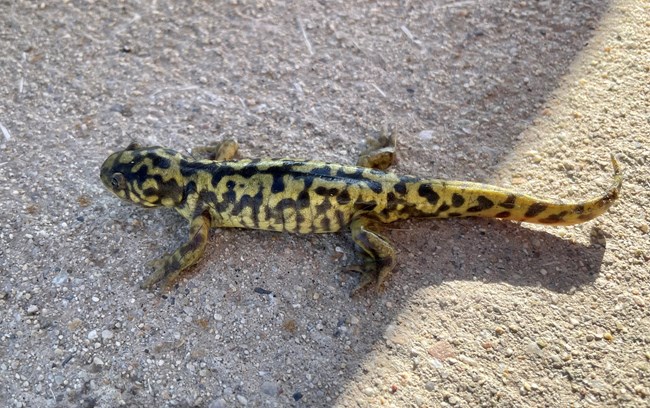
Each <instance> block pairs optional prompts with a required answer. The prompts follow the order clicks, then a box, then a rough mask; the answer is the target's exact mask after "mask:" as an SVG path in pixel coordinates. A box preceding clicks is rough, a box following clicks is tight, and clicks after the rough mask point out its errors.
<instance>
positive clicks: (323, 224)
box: [320, 217, 331, 231]
mask: <svg viewBox="0 0 650 408" xmlns="http://www.w3.org/2000/svg"><path fill="white" fill-rule="evenodd" d="M320 227H321V229H322V230H323V231H329V230H330V228H331V222H330V219H329V218H328V217H323V219H322V220H320Z"/></svg>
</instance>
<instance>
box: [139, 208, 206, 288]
mask: <svg viewBox="0 0 650 408" xmlns="http://www.w3.org/2000/svg"><path fill="white" fill-rule="evenodd" d="M209 230H210V216H209V215H208V213H207V212H205V213H203V214H199V215H197V216H196V217H194V219H192V221H191V223H190V237H189V239H188V240H187V242H185V243H184V244H183V245H181V246H180V247H179V248H178V249H177V250H176V251H174V252H173V253H172V254H169V255H165V256H163V257H162V258H160V259H156V260H154V261H152V262H151V266H153V268H154V271H153V273H152V274H151V275H149V277H147V279H145V281H144V282H143V283H142V285H140V287H141V288H143V289H148V288H151V287H152V286H153V285H155V284H156V283H158V282H160V281H162V282H163V285H164V286H165V287H169V286H170V284H171V283H173V282H174V281H175V279H176V278H178V275H179V274H180V273H181V271H183V270H185V269H187V268H189V267H190V266H192V265H194V264H196V263H197V262H198V261H199V259H201V256H203V252H204V250H205V245H206V243H207V242H208V231H209Z"/></svg>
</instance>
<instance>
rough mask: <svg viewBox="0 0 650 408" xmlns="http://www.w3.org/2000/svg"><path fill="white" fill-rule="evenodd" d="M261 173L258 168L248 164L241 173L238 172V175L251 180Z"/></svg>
mask: <svg viewBox="0 0 650 408" xmlns="http://www.w3.org/2000/svg"><path fill="white" fill-rule="evenodd" d="M259 173H261V171H260V169H259V168H257V166H256V165H254V164H247V165H245V166H244V167H242V168H241V169H239V171H238V172H237V174H239V175H240V176H242V177H243V178H251V177H253V176H254V175H256V174H259Z"/></svg>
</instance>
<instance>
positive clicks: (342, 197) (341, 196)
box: [336, 190, 351, 205]
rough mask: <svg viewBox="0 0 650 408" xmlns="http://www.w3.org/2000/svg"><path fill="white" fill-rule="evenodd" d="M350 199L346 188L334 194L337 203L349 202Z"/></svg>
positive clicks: (344, 203)
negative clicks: (336, 194)
mask: <svg viewBox="0 0 650 408" xmlns="http://www.w3.org/2000/svg"><path fill="white" fill-rule="evenodd" d="M350 201H351V198H350V193H349V192H348V190H343V191H341V193H340V194H339V195H338V196H336V202H337V203H338V204H339V205H346V204H350Z"/></svg>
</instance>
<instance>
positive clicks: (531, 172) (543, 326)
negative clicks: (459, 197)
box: [0, 0, 650, 408]
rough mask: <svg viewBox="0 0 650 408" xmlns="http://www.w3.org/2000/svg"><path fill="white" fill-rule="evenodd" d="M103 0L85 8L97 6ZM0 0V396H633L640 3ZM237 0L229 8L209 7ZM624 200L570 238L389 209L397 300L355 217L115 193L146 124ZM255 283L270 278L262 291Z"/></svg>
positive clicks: (149, 134) (643, 338)
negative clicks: (167, 266)
mask: <svg viewBox="0 0 650 408" xmlns="http://www.w3.org/2000/svg"><path fill="white" fill-rule="evenodd" d="M95 3H100V4H95ZM101 3H108V2H93V1H86V2H84V1H63V2H56V3H54V2H52V3H48V2H43V3H36V2H22V1H0V22H1V23H2V24H1V25H0V47H1V49H2V53H1V54H0V78H2V80H0V97H1V102H0V124H1V125H2V126H0V130H1V131H2V132H1V133H2V134H1V135H0V192H1V194H0V228H1V229H0V310H1V311H2V316H3V319H2V321H1V322H0V334H1V338H0V399H1V400H2V401H3V402H4V403H6V404H7V405H6V406H8V407H67V406H71V407H114V406H129V407H138V406H142V407H151V406H154V405H155V406H160V407H167V406H170V407H210V408H217V407H231V406H232V407H237V406H246V405H248V406H255V407H257V406H263V407H274V406H296V407H330V406H336V407H357V406H358V407H367V406H376V405H383V406H394V407H416V406H419V407H437V406H458V407H465V406H471V407H475V406H499V407H519V406H574V407H592V406H626V407H628V406H629V407H632V406H648V404H649V401H650V313H649V308H650V274H649V273H648V272H649V271H648V269H649V268H648V261H649V260H650V239H649V232H648V231H649V225H650V214H649V213H648V209H649V208H650V193H649V190H650V188H649V184H650V183H649V180H650V165H649V164H650V147H649V140H650V131H649V129H650V41H649V39H650V24H649V23H648V18H647V17H648V15H650V3H648V1H647V0H621V1H613V2H611V3H610V2H606V1H602V0H592V1H586V2H569V1H562V2H558V1H535V2H522V1H497V0H493V1H489V0H488V1H482V2H479V1H428V2H411V1H408V0H406V1H373V2H362V4H360V5H351V3H349V2H346V1H341V0H340V1H327V2H325V1H321V2H313V3H307V2H304V3H303V2H297V3H299V5H297V4H295V3H294V2H282V1H275V0H268V1H263V0H262V1H257V2H254V1H238V0H232V1H229V2H227V4H219V5H216V4H214V3H213V2H208V1H192V2H189V1H184V2H171V1H162V0H161V1H154V2H145V1H143V2H138V1H128V2H126V1H124V2H115V4H114V5H110V6H108V5H101ZM224 3H225V2H224ZM386 125H391V126H393V127H394V128H395V129H396V130H397V133H398V138H399V155H400V156H399V157H400V161H399V163H398V165H397V166H396V168H395V171H398V172H400V173H408V174H415V175H421V176H435V177H440V178H453V179H465V180H475V181H487V182H491V183H496V184H500V185H504V186H510V187H513V188H516V189H518V190H520V191H524V192H535V193H538V194H540V195H545V196H549V197H554V198H565V199H567V198H571V197H587V196H591V195H595V194H598V193H600V192H601V191H602V190H603V188H604V187H605V186H606V185H607V184H608V182H609V176H610V174H611V166H610V164H609V160H608V155H609V153H610V152H613V153H616V154H617V155H618V157H619V159H620V161H621V164H622V166H623V168H624V171H625V173H626V179H625V184H624V192H623V195H622V197H621V200H620V202H619V203H618V204H617V205H616V206H615V207H614V208H613V209H612V210H611V211H610V212H609V213H608V214H606V215H605V216H603V217H601V218H599V219H597V220H594V221H592V222H590V223H588V224H585V225H581V226H576V227H571V228H568V227H567V228H559V227H558V228H551V227H537V226H528V225H517V224H515V223H509V222H500V221H496V220H471V219H466V220H454V221H413V222H406V223H402V224H399V225H394V226H391V227H390V229H389V230H388V232H387V235H388V236H389V237H390V238H391V239H392V240H393V241H394V242H395V243H396V246H397V249H398V254H399V266H398V269H397V271H396V273H395V274H394V275H393V277H392V278H391V279H390V281H389V282H388V285H387V288H386V290H385V291H384V292H382V293H380V294H377V293H373V292H369V293H365V294H363V295H362V296H360V297H358V298H352V299H351V298H349V296H348V292H349V290H350V289H351V288H352V287H353V285H354V277H350V276H347V275H346V274H342V273H341V272H340V270H341V268H342V267H343V266H345V265H346V264H348V263H350V262H351V261H352V258H353V256H354V255H353V252H352V241H351V239H350V237H349V236H348V235H347V234H343V233H342V234H330V235H306V236H298V235H291V234H275V233H270V232H264V231H244V230H218V231H215V232H214V233H213V234H212V235H211V238H210V244H209V248H208V251H207V253H206V255H205V257H204V259H203V261H202V262H201V263H200V264H199V266H198V267H196V268H194V271H193V273H191V274H189V275H188V276H187V278H186V279H182V280H180V281H179V283H178V285H177V286H176V287H174V288H173V289H172V290H171V291H170V292H169V293H167V294H166V295H164V296H161V294H160V293H156V292H147V291H143V290H141V289H139V287H138V285H139V283H140V282H141V281H142V279H143V277H144V276H145V275H146V274H147V273H148V269H147V266H146V264H147V262H148V261H149V260H151V259H153V258H155V257H157V256H159V255H161V254H162V253H164V252H166V251H169V250H170V249H173V248H174V247H175V246H177V245H178V244H179V243H180V242H181V241H182V240H183V239H184V236H185V234H186V233H187V232H186V231H187V225H186V222H184V221H183V220H182V219H180V217H179V216H178V215H176V214H175V213H174V212H171V211H163V210H153V211H146V210H144V209H141V208H138V207H136V206H133V205H129V204H127V203H121V202H120V201H119V200H117V199H116V198H115V197H114V196H112V195H111V194H110V193H108V192H107V191H105V190H104V189H103V187H102V186H101V184H100V181H99V178H98V173H99V165H100V164H101V162H102V161H103V160H104V158H105V157H106V156H107V155H108V154H109V153H111V152H113V151H115V150H117V149H119V148H122V147H124V146H125V145H126V144H127V143H128V142H129V141H131V140H133V139H136V140H139V141H141V142H143V143H146V144H158V145H165V146H168V147H172V148H175V149H179V150H189V149H190V148H191V147H192V146H196V145H202V144H206V143H209V142H211V141H215V140H220V139H223V138H227V137H233V138H236V139H238V140H239V142H240V145H241V150H242V153H243V155H245V156H249V157H255V156H275V157H279V156H288V157H306V158H319V159H325V160H329V161H339V162H344V163H353V162H354V161H355V160H356V156H357V154H358V153H359V152H360V151H361V150H363V148H364V143H365V140H366V138H367V137H372V136H373V135H376V134H377V132H379V131H380V130H381V129H382V127H383V126H386ZM260 289H262V290H260Z"/></svg>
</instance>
